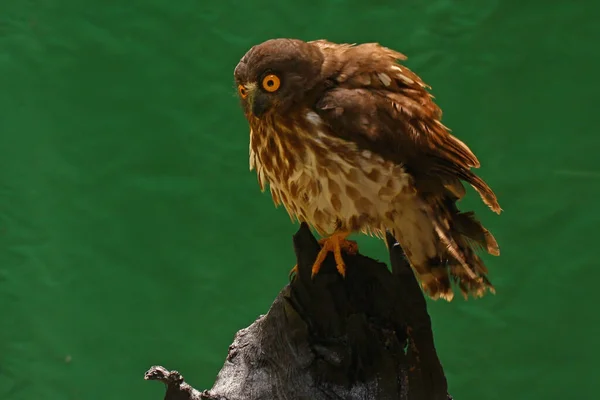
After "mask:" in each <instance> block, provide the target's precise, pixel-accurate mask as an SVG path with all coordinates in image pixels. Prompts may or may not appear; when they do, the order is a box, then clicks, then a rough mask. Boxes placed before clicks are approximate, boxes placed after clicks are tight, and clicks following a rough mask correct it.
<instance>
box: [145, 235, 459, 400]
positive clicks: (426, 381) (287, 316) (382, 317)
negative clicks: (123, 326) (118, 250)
mask: <svg viewBox="0 0 600 400" xmlns="http://www.w3.org/2000/svg"><path fill="white" fill-rule="evenodd" d="M387 240H388V246H389V248H390V258H391V265H392V272H390V271H389V270H388V269H387V267H386V266H385V264H383V263H380V262H378V261H375V260H373V259H370V258H368V257H365V256H362V255H360V254H358V255H347V254H345V255H344V260H345V262H346V267H347V269H346V278H342V277H341V276H340V275H339V274H338V273H337V271H336V268H335V262H334V260H333V255H331V254H330V255H329V257H328V258H327V260H326V261H325V263H324V264H323V267H322V268H321V271H320V272H319V274H318V275H317V276H316V277H315V278H314V279H311V277H310V275H311V267H312V264H313V262H314V260H315V258H316V256H317V253H318V252H319V249H320V246H319V244H318V242H317V240H316V239H315V237H314V236H313V235H312V233H311V232H310V230H309V228H308V226H306V225H305V224H302V225H301V227H300V229H299V231H298V232H297V233H296V235H294V248H295V251H296V257H297V261H298V274H297V276H296V277H295V278H294V279H293V280H292V282H291V283H290V284H289V285H287V286H286V287H285V288H284V289H283V290H282V291H281V292H280V293H279V295H278V296H277V298H276V299H275V301H274V302H273V304H272V306H271V309H270V310H269V312H268V313H267V314H266V315H264V316H261V317H260V318H259V319H257V320H256V321H255V322H254V323H253V324H252V325H250V326H249V327H248V328H246V329H242V330H240V331H239V332H238V333H237V335H236V337H235V340H234V342H233V344H232V345H231V346H230V347H229V353H228V355H227V360H226V361H225V365H224V366H223V368H222V369H221V371H220V372H219V375H218V376H217V380H216V382H215V384H214V386H213V387H212V389H210V390H206V391H204V392H199V391H197V390H195V389H193V388H192V387H191V386H189V385H187V384H186V383H185V382H184V380H183V377H182V376H181V375H180V374H179V373H178V372H177V371H171V372H170V371H167V370H166V369H165V368H163V367H152V368H151V369H150V370H149V371H148V372H146V375H145V379H147V380H159V381H162V382H163V383H165V384H166V386H167V393H166V396H165V399H169V400H175V399H205V400H208V399H212V400H217V399H219V400H242V399H243V400H259V399H306V400H325V399H365V400H366V399H401V400H404V399H406V400H448V399H451V397H450V396H449V395H448V394H447V384H446V378H445V376H444V372H443V369H442V366H441V364H440V361H439V359H438V357H437V354H436V351H435V347H434V343H433V334H432V331H431V321H430V318H429V315H428V313H427V308H426V303H425V298H424V297H423V293H422V291H421V288H420V287H419V284H418V283H417V280H416V278H415V276H414V274H413V272H412V270H411V268H410V266H409V265H408V263H407V261H406V259H405V258H404V253H403V251H402V249H401V248H400V246H399V245H398V244H397V243H396V242H395V240H394V239H393V238H392V237H391V236H388V239H387Z"/></svg>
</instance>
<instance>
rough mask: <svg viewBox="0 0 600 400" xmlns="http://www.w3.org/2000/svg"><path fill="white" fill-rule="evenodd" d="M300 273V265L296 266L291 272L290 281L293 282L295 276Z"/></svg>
mask: <svg viewBox="0 0 600 400" xmlns="http://www.w3.org/2000/svg"><path fill="white" fill-rule="evenodd" d="M297 273H298V264H296V265H294V268H292V269H291V270H290V273H289V274H288V280H290V281H291V280H292V279H294V275H296V274H297Z"/></svg>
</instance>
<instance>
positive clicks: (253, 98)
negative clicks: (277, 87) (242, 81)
mask: <svg viewBox="0 0 600 400" xmlns="http://www.w3.org/2000/svg"><path fill="white" fill-rule="evenodd" d="M246 89H247V90H248V105H249V106H250V110H251V111H252V114H253V115H254V116H255V117H257V118H258V117H260V116H261V115H263V114H264V113H265V112H266V111H267V110H268V109H269V107H270V106H271V104H270V99H269V96H267V95H266V94H265V93H262V92H261V91H260V90H258V88H257V87H256V84H249V85H247V86H246Z"/></svg>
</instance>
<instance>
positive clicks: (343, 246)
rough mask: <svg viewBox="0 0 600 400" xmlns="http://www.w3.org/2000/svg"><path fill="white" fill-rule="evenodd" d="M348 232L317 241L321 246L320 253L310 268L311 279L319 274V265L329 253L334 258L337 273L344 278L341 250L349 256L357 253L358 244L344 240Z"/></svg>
mask: <svg viewBox="0 0 600 400" xmlns="http://www.w3.org/2000/svg"><path fill="white" fill-rule="evenodd" d="M350 233H351V232H349V231H340V232H336V233H334V234H333V235H331V236H330V237H328V238H324V239H321V240H319V244H320V245H321V251H319V254H317V259H316V260H315V263H314V264H313V267H312V277H314V276H315V275H316V274H318V273H319V270H320V269H321V264H323V261H325V259H326V258H327V255H328V254H329V252H333V256H334V257H335V263H336V267H337V270H338V272H339V273H340V275H342V276H344V277H345V276H346V264H345V263H344V259H343V258H342V250H344V251H345V252H346V253H349V254H356V253H358V244H356V242H355V241H352V240H346V237H347V236H348V235H350Z"/></svg>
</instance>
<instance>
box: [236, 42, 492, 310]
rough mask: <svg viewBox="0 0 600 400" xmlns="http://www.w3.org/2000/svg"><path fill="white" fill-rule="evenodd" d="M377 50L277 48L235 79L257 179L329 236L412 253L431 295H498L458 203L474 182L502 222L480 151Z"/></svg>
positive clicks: (266, 46) (253, 56)
mask: <svg viewBox="0 0 600 400" xmlns="http://www.w3.org/2000/svg"><path fill="white" fill-rule="evenodd" d="M404 59H406V57H405V56H404V55H402V54H400V53H398V52H395V51H393V50H390V49H388V48H385V47H383V46H380V45H379V44H376V43H368V44H361V45H349V44H335V43H331V42H328V41H325V40H317V41H312V42H303V41H300V40H295V39H274V40H269V41H266V42H264V43H262V44H260V45H257V46H254V47H253V48H251V49H250V50H249V51H248V52H247V53H246V55H244V57H243V58H242V59H241V60H240V62H239V64H238V65H237V67H236V68H235V72H234V76H235V80H236V83H237V85H238V88H239V92H240V97H241V101H242V107H243V109H244V113H245V115H246V118H247V119H248V122H249V125H250V168H251V169H256V172H257V175H258V181H259V184H260V186H261V189H263V190H264V188H265V187H266V185H267V184H268V185H269V189H270V191H271V194H272V197H273V201H274V202H275V204H276V205H277V204H283V206H284V207H285V208H286V210H287V211H288V213H289V214H290V216H292V217H296V218H298V219H299V220H301V221H306V222H307V223H309V224H310V225H312V226H313V227H314V228H315V229H316V230H317V231H318V232H319V233H320V234H322V235H331V234H333V233H335V232H356V231H362V232H365V233H372V234H375V235H377V236H380V237H384V234H385V231H386V230H389V231H391V232H392V233H393V234H394V236H395V237H396V239H397V240H398V242H399V243H400V244H401V245H402V247H403V249H404V250H405V252H406V255H407V257H408V259H409V261H410V263H411V265H412V267H413V268H414V270H415V271H416V273H417V275H418V277H419V278H420V280H421V283H422V285H423V287H424V289H425V291H426V292H427V293H428V294H429V295H430V296H431V297H433V298H438V297H442V298H445V299H447V300H451V299H452V297H453V291H452V288H451V281H454V282H456V283H457V284H458V286H459V288H460V289H461V291H462V293H463V294H464V295H465V296H466V295H468V294H472V295H474V296H481V295H483V294H484V292H485V290H486V289H490V290H493V286H492V285H491V283H490V282H489V280H488V279H487V277H486V274H487V269H486V267H485V265H484V264H483V261H482V260H481V259H480V258H479V256H478V255H477V254H476V251H475V250H476V249H477V248H478V247H480V248H483V249H484V250H486V251H487V252H488V253H490V254H494V255H497V254H499V250H498V245H497V243H496V241H495V239H494V237H493V236H492V234H491V233H490V232H489V231H487V230H486V229H485V228H484V227H483V226H482V225H481V223H480V222H479V221H478V220H477V219H476V217H475V215H474V214H473V213H472V212H467V213H463V212H460V211H459V210H458V208H457V206H456V202H457V201H458V200H460V199H461V198H462V197H463V196H464V194H465V189H464V187H463V184H462V181H465V182H467V183H469V184H470V185H471V186H472V187H473V188H475V190H477V192H478V193H479V194H480V196H481V198H482V200H483V201H484V202H485V203H486V204H487V205H488V206H489V207H490V208H491V209H492V210H493V211H495V212H496V213H500V211H501V209H500V206H499V204H498V202H497V200H496V196H495V194H494V193H493V191H492V190H491V189H490V188H489V187H488V185H487V184H486V183H485V182H484V181H483V180H482V179H480V178H479V177H478V176H476V175H475V174H474V173H473V172H472V171H471V168H477V167H479V161H478V160H477V157H475V155H474V154H473V153H472V152H471V150H470V149H469V148H468V147H467V146H466V145H465V144H464V143H463V142H461V141H460V140H458V139H457V138H456V137H454V136H452V135H451V134H450V133H449V131H448V129H447V128H446V127H445V126H444V125H443V124H442V123H441V122H440V119H441V114H442V113H441V110H440V109H439V107H438V106H437V105H436V104H435V103H434V102H433V100H432V97H431V95H430V94H429V92H428V87H427V85H425V84H424V83H423V81H422V80H421V79H420V78H419V77H418V76H417V75H415V74H414V73H413V72H411V71H410V70H409V69H408V68H406V67H405V66H403V65H400V64H399V63H398V61H401V60H404Z"/></svg>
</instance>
